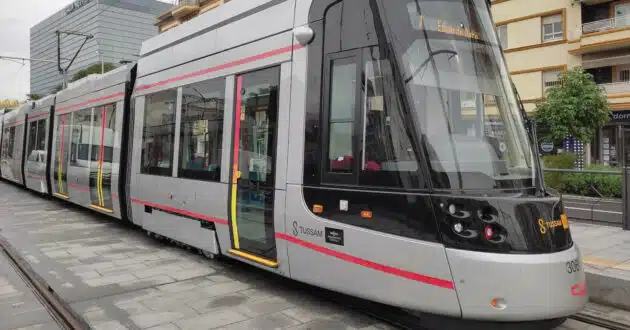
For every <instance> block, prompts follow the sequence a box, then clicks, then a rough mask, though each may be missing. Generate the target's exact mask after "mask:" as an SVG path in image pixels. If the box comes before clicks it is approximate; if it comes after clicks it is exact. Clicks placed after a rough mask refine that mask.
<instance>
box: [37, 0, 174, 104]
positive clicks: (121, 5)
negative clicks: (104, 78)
mask: <svg viewBox="0 0 630 330" xmlns="http://www.w3.org/2000/svg"><path fill="white" fill-rule="evenodd" d="M164 1H166V0H163V1H157V0H76V1H75V2H73V3H71V4H70V5H68V6H66V7H65V8H62V9H61V10H59V11H58V12H56V13H55V14H53V15H52V16H50V17H48V18H47V19H45V20H44V21H42V22H40V23H38V24H37V25H35V26H33V27H32V28H31V33H30V36H31V40H30V44H31V52H30V56H31V58H35V59H50V60H55V61H56V60H57V33H56V31H58V30H59V31H72V32H79V33H83V34H89V35H93V36H94V37H93V38H92V39H90V40H88V41H87V43H86V44H85V45H84V46H83V48H82V49H81V51H80V52H79V54H78V56H77V58H76V59H75V61H74V63H73V64H72V66H71V67H70V70H69V72H68V79H71V78H72V76H73V75H74V73H76V72H77V71H79V70H82V69H85V68H87V67H89V66H91V65H93V64H100V63H101V61H102V62H104V63H112V64H115V65H120V62H121V61H136V60H137V59H138V54H139V52H140V45H141V44H142V42H143V41H144V40H146V39H149V38H151V37H153V36H155V35H157V33H158V27H157V26H156V25H155V24H156V17H157V16H158V15H160V14H162V13H164V12H166V11H168V10H169V9H170V8H171V7H172V3H168V2H164ZM84 40H85V38H84V37H81V36H75V35H64V34H62V35H61V48H60V50H61V59H62V61H61V63H62V66H63V67H64V68H65V67H66V66H67V64H68V63H69V61H70V60H71V59H72V57H73V56H74V55H75V53H76V51H77V50H78V49H79V47H80V46H81V44H82V43H83V41H84ZM62 83H63V76H62V75H61V73H60V72H59V69H58V66H57V63H50V62H39V61H34V62H32V63H31V94H38V95H46V94H50V93H52V92H54V91H56V89H57V88H58V86H60V85H61V84H62Z"/></svg>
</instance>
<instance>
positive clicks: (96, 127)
mask: <svg viewBox="0 0 630 330" xmlns="http://www.w3.org/2000/svg"><path fill="white" fill-rule="evenodd" d="M115 119H116V105H115V104H110V105H104V106H100V107H97V108H95V109H94V122H93V124H92V144H91V145H92V150H91V162H90V199H91V201H92V207H94V208H97V209H99V210H101V211H105V212H112V208H113V206H112V157H113V147H114V124H115Z"/></svg>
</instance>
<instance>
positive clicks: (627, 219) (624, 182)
mask: <svg viewBox="0 0 630 330" xmlns="http://www.w3.org/2000/svg"><path fill="white" fill-rule="evenodd" d="M621 174H622V176H623V177H622V178H621V198H622V200H623V208H622V210H623V211H622V212H623V213H622V214H621V221H622V223H621V225H622V227H623V230H630V212H628V211H629V210H628V197H630V195H629V194H628V189H630V185H629V184H628V175H630V173H629V171H628V167H626V166H624V167H623V171H622V173H621Z"/></svg>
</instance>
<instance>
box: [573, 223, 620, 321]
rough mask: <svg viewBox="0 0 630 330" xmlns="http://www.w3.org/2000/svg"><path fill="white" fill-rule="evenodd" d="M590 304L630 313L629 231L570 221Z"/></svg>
mask: <svg viewBox="0 0 630 330" xmlns="http://www.w3.org/2000/svg"><path fill="white" fill-rule="evenodd" d="M570 226H571V227H570V228H571V234H572V236H573V239H574V241H575V242H576V243H577V244H578V246H579V247H580V249H581V251H582V254H583V261H584V270H585V271H586V279H587V283H588V289H589V296H590V298H591V300H592V301H593V302H597V303H601V304H606V305H611V306H618V307H621V308H624V309H627V310H630V231H624V230H622V229H621V228H619V227H612V226H604V225H597V224H592V223H583V222H577V221H571V223H570Z"/></svg>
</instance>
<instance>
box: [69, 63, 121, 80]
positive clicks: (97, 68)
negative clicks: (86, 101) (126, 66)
mask: <svg viewBox="0 0 630 330" xmlns="http://www.w3.org/2000/svg"><path fill="white" fill-rule="evenodd" d="M103 67H104V72H108V71H111V70H114V69H115V68H116V67H115V66H114V64H112V63H105V64H104V65H103ZM100 73H101V64H100V63H98V64H94V65H91V66H89V67H87V68H86V69H83V70H81V71H78V72H77V73H75V74H74V76H72V80H70V82H73V81H77V80H79V79H83V78H85V77H87V76H89V75H91V74H100Z"/></svg>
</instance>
